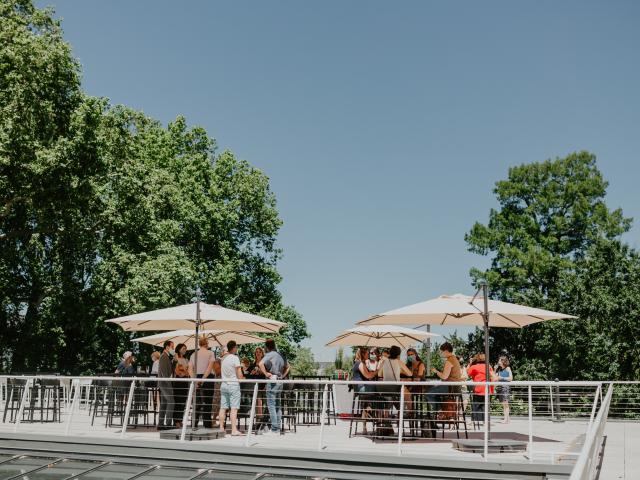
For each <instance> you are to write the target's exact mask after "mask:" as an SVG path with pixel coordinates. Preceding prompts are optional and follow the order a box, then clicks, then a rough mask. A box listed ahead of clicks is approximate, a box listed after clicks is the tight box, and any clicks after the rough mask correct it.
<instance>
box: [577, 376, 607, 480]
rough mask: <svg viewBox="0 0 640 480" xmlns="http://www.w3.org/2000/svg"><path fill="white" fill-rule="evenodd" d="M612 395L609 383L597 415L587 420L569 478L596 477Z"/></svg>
mask: <svg viewBox="0 0 640 480" xmlns="http://www.w3.org/2000/svg"><path fill="white" fill-rule="evenodd" d="M612 396H613V385H609V388H608V390H607V394H606V395H605V397H604V400H603V401H602V404H601V406H600V410H599V411H598V414H597V416H596V417H595V419H594V420H593V421H591V422H589V428H588V429H587V433H586V435H585V440H584V445H583V446H582V451H581V452H580V455H579V456H578V458H577V460H576V464H575V466H574V468H573V472H572V473H571V477H570V480H592V479H594V478H596V467H597V465H598V460H599V458H600V447H601V446H602V436H603V434H604V428H605V426H606V424H607V417H608V415H609V407H610V405H611V398H612Z"/></svg>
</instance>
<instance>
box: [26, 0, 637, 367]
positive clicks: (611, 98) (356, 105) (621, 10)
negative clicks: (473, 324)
mask: <svg viewBox="0 0 640 480" xmlns="http://www.w3.org/2000/svg"><path fill="white" fill-rule="evenodd" d="M38 5H40V6H42V5H52V6H53V7H54V8H55V10H56V12H57V15H58V16H59V17H61V18H62V19H63V28H64V30H65V36H66V38H67V40H68V41H69V42H71V44H72V45H73V49H74V52H75V55H76V56H77V57H79V59H80V61H81V63H82V66H83V71H84V89H85V90H86V91H87V92H88V93H89V94H92V95H100V96H106V97H109V98H110V99H111V100H112V102H113V103H123V104H126V105H129V106H131V107H134V108H137V109H140V110H143V111H144V112H145V113H147V114H148V115H151V116H153V117H155V118H158V119H160V120H161V121H163V122H168V121H170V120H172V119H173V118H175V117H176V116H177V115H179V114H183V115H185V116H186V118H187V120H188V122H189V123H191V124H197V125H202V126H204V127H205V128H206V129H207V130H208V132H209V133H210V134H211V135H212V136H214V137H215V138H216V139H217V141H218V143H219V145H220V148H222V149H227V148H228V149H231V150H233V151H234V152H236V154H237V155H238V156H240V157H241V158H244V159H246V160H248V161H250V162H251V163H252V164H253V165H255V166H257V167H258V168H260V169H262V170H263V171H264V172H265V173H266V174H267V175H268V176H269V177H270V179H271V185H272V188H273V190H274V192H275V193H276V195H277V199H278V207H279V211H280V213H281V216H282V218H283V220H284V227H283V229H282V232H281V235H280V240H279V243H280V246H281V247H282V248H283V250H284V258H283V260H282V262H281V264H280V271H281V273H282V275H283V276H284V281H283V283H282V292H283V294H284V297H285V301H286V302H287V303H289V304H293V305H295V306H296V308H297V309H298V310H299V311H300V312H301V313H302V314H303V315H304V317H305V319H306V320H307V322H308V324H309V327H310V330H311V333H312V335H313V337H312V338H311V339H310V340H309V341H307V342H305V343H306V344H307V345H310V346H312V347H313V349H314V351H315V353H316V358H318V359H321V360H329V359H331V358H333V355H334V352H333V350H331V349H327V348H324V347H322V346H323V345H324V343H325V342H326V341H328V340H329V339H330V338H331V337H332V336H334V335H336V334H337V333H338V332H339V331H341V330H343V329H345V328H348V327H350V326H351V325H352V324H353V323H354V322H355V321H357V320H360V319H362V318H365V317H366V316H368V315H370V314H374V313H378V312H381V311H385V310H388V309H391V308H396V307H400V306H403V305H406V304H409V303H414V302H417V301H420V300H424V299H427V298H431V297H434V296H437V295H440V294H443V293H457V292H462V293H473V292H472V291H471V286H470V281H469V275H468V271H469V269H470V267H472V266H482V265H484V264H485V263H486V260H485V259H482V258H479V257H477V256H474V255H471V254H470V253H468V252H467V250H466V246H465V243H464V238H463V237H464V234H465V232H466V231H468V230H469V228H470V227H471V225H472V224H473V222H474V221H476V220H480V221H486V219H487V217H488V211H489V208H491V207H492V206H495V201H494V197H493V194H492V191H491V190H492V187H493V184H494V182H495V181H497V180H499V179H502V178H505V177H506V175H507V170H508V168H509V166H512V165H517V164H521V163H525V162H531V161H538V160H544V159H546V158H550V157H556V156H563V155H565V154H567V153H569V152H571V151H575V150H582V149H585V150H589V151H591V152H594V153H595V154H596V155H597V156H598V162H599V167H600V169H601V170H602V172H603V173H604V175H605V177H606V178H607V179H608V180H609V181H610V187H609V194H608V202H609V204H610V206H612V207H618V206H621V207H623V209H624V211H625V213H626V214H627V215H629V216H633V217H635V218H636V219H638V221H640V195H639V193H638V191H639V187H638V182H639V180H640V159H639V158H638V152H640V93H639V88H640V58H639V55H640V54H639V52H640V28H639V27H640V2H637V1H632V0H631V1H626V2H625V1H607V2H591V1H584V0H581V1H568V0H565V1H561V2H559V1H557V0H551V1H536V2H512V1H493V2H473V1H467V2H456V1H441V2H435V1H403V2H397V1H387V2H380V1H348V2H345V1H322V2H319V1H316V2H300V1H270V2H264V1H255V2H243V1H228V2H227V1H215V2H209V1H190V2H182V1H172V2H168V1H156V0H154V1H139V0H137V1H135V2H134V1H129V0H127V1H124V0H120V1H113V0H112V1H108V2H105V1H83V2H79V1H77V0H73V1H72V0H48V1H39V2H38ZM639 232H640V229H639V227H638V225H635V226H634V228H633V230H632V231H631V232H630V234H628V235H627V237H626V239H627V241H629V242H630V243H631V244H632V245H634V246H636V247H638V246H639V244H640V242H639V235H638V233H639ZM434 331H438V330H436V329H434ZM441 332H445V333H448V331H444V330H441Z"/></svg>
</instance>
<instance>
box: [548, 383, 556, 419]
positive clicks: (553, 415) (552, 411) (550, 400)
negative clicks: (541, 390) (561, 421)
mask: <svg viewBox="0 0 640 480" xmlns="http://www.w3.org/2000/svg"><path fill="white" fill-rule="evenodd" d="M549 402H551V420H553V418H554V417H555V415H556V414H555V413H554V408H553V387H552V386H551V385H549Z"/></svg>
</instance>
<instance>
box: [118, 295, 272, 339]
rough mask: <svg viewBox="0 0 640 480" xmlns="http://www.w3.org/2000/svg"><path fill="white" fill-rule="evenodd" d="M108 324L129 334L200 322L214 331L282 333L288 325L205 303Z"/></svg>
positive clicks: (120, 319) (145, 314)
mask: <svg viewBox="0 0 640 480" xmlns="http://www.w3.org/2000/svg"><path fill="white" fill-rule="evenodd" d="M107 322H108V323H115V324H116V325H119V326H120V327H122V328H123V329H124V330H126V331H128V332H137V331H154V330H155V331H158V330H182V329H188V328H194V327H195V325H196V323H198V324H199V327H200V328H207V329H211V330H233V331H244V332H262V333H278V331H279V330H280V328H281V327H283V326H284V323H282V322H278V321H276V320H271V319H269V318H264V317H261V316H259V315H254V314H252V313H247V312H241V311H238V310H232V309H230V308H225V307H221V306H220V305H210V304H208V303H204V302H196V303H190V304H187V305H180V306H177V307H169V308H163V309H161V310H152V311H149V312H143V313H136V314H133V315H127V316H125V317H119V318H112V319H111V320H107Z"/></svg>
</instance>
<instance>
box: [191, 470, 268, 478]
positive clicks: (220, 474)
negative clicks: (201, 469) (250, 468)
mask: <svg viewBox="0 0 640 480" xmlns="http://www.w3.org/2000/svg"><path fill="white" fill-rule="evenodd" d="M256 476H257V475H256V474H255V473H247V472H229V471H226V470H210V471H209V472H208V473H206V474H205V475H203V476H202V477H198V480H201V479H203V480H253V479H254V478H256Z"/></svg>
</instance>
